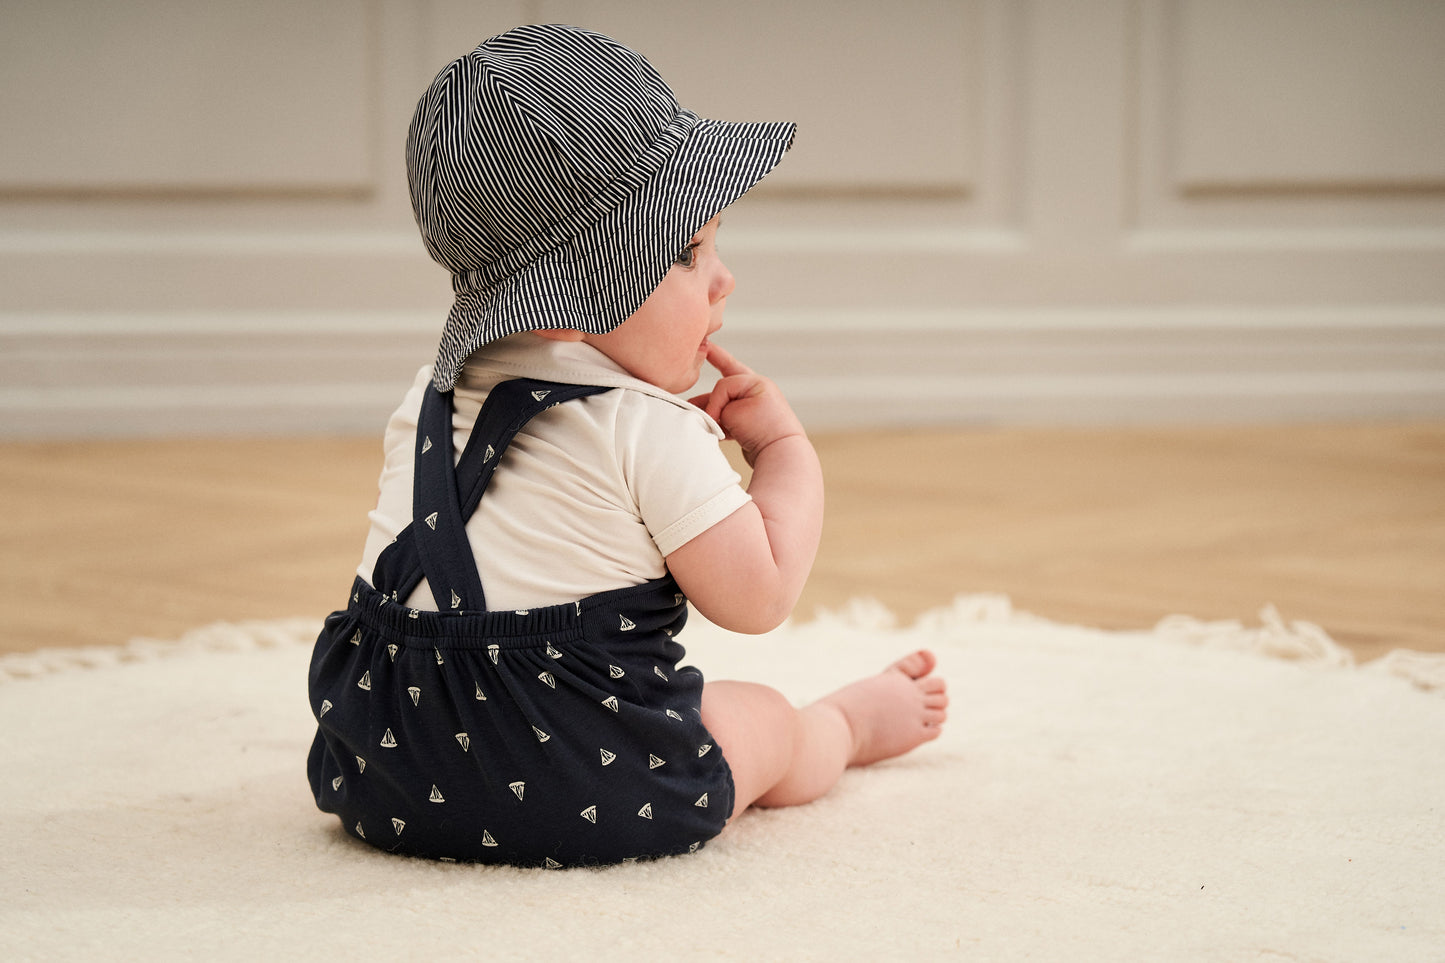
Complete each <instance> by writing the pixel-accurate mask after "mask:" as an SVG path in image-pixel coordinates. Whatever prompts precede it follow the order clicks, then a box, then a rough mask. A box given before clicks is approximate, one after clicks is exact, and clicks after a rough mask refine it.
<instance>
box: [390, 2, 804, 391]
mask: <svg viewBox="0 0 1445 963" xmlns="http://www.w3.org/2000/svg"><path fill="white" fill-rule="evenodd" d="M793 131H794V125H793V124H789V123H755V124H737V123H727V122H723V121H716V120H704V119H703V118H701V117H698V116H697V114H695V113H693V112H692V111H690V110H685V109H683V108H681V107H679V106H678V103H677V98H676V97H674V96H673V93H672V91H671V90H670V89H669V88H668V86H667V84H666V83H665V82H664V81H663V79H662V78H661V77H660V76H659V75H658V73H657V71H656V70H654V69H653V68H652V65H651V64H649V63H648V62H647V61H646V60H644V59H643V58H642V57H641V56H640V55H639V54H637V53H634V52H633V51H631V50H629V49H628V48H626V47H624V46H622V45H621V44H619V43H617V42H616V41H614V40H610V39H608V38H607V37H604V36H602V35H600V34H596V33H593V32H591V31H587V30H581V29H578V28H576V27H567V26H557V25H549V26H528V27H518V28H516V29H514V30H510V31H508V32H507V33H504V34H501V35H499V36H496V37H493V38H492V39H490V40H487V41H485V42H484V43H482V44H481V45H480V46H478V47H477V49H476V50H473V51H472V52H471V53H469V54H467V55H466V56H464V57H459V58H458V59H456V60H455V61H453V62H452V63H450V64H448V65H447V66H446V67H445V68H443V70H442V71H441V73H439V74H438V75H437V77H436V79H435V80H434V81H432V84H431V86H430V87H429V88H428V89H427V91H426V93H425V94H424V95H423V96H422V98H421V102H420V103H419V104H418V105H417V109H416V114H415V116H414V117H413V118H412V122H411V127H410V129H409V131H408V132H407V141H406V166H407V177H408V179H409V182H410V185H411V201H412V209H413V210H414V212H415V213H416V220H417V225H418V226H419V227H420V228H421V235H422V240H423V241H424V242H425V243H426V248H427V251H428V252H430V254H431V256H432V257H433V258H434V259H435V260H436V261H437V262H438V263H440V264H441V265H442V266H444V267H445V268H447V269H448V270H450V271H451V272H452V288H453V290H454V291H455V293H456V301H455V303H454V304H453V305H452V309H451V313H450V314H449V315H448V317H447V323H446V329H445V330H444V331H443V333H442V340H441V347H440V349H439V350H438V353H437V360H436V371H435V374H434V380H435V383H436V386H437V388H438V390H441V391H447V390H450V389H451V388H452V386H453V385H454V384H455V383H456V379H457V375H458V374H459V372H460V370H461V367H462V363H463V362H464V361H465V360H466V358H467V355H469V354H471V353H472V352H473V351H475V350H476V349H477V348H479V347H481V346H482V345H484V344H486V343H488V342H490V341H495V340H496V339H498V338H501V337H504V336H506V335H509V334H514V333H516V332H518V331H528V330H534V329H538V328H576V329H578V330H582V331H588V332H592V333H596V334H604V333H606V332H607V331H610V330H612V329H613V328H615V327H617V326H618V325H619V324H621V323H622V322H623V321H625V320H626V319H627V318H628V317H630V316H631V315H632V314H633V312H635V311H636V310H637V309H638V307H640V306H641V305H642V302H643V301H644V300H646V299H647V296H648V295H649V294H651V293H652V290H653V288H655V287H657V285H658V284H659V283H660V282H661V281H662V279H663V276H664V275H666V273H667V270H668V268H669V267H670V266H671V265H672V263H673V260H674V259H675V258H676V256H677V254H678V252H679V251H680V250H682V248H683V246H684V245H686V244H687V242H688V241H689V240H690V239H691V238H692V236H693V235H694V234H696V233H697V231H698V230H699V229H700V228H701V227H702V226H703V225H704V224H706V223H707V222H708V221H710V220H711V219H712V218H713V217H714V216H715V215H716V214H717V213H718V212H719V211H721V210H722V209H723V208H725V207H727V206H728V205H729V204H731V203H732V202H733V201H735V200H737V199H738V198H739V197H741V196H742V195H743V193H744V192H746V191H747V190H748V189H749V188H750V187H752V186H753V185H754V184H756V183H757V182H758V181H759V180H761V179H762V178H763V176H764V175H765V174H767V173H768V171H770V170H772V168H773V167H774V166H775V165H776V164H777V163H778V161H779V160H781V159H782V156H783V154H784V152H786V151H787V149H788V148H789V147H790V146H791V144H792V140H793Z"/></svg>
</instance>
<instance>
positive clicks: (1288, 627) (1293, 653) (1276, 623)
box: [1154, 605, 1355, 668]
mask: <svg viewBox="0 0 1445 963" xmlns="http://www.w3.org/2000/svg"><path fill="white" fill-rule="evenodd" d="M1259 620H1260V622H1261V623H1262V624H1261V625H1260V626H1259V627H1258V628H1250V627H1248V626H1245V625H1244V624H1242V623H1240V622H1238V621H1235V620H1233V619H1227V620H1221V621H1214V622H1205V621H1202V620H1200V619H1195V618H1190V617H1189V616H1187V615H1171V616H1168V617H1166V618H1163V619H1161V620H1159V622H1158V624H1156V625H1155V626H1154V631H1155V632H1158V633H1159V634H1160V635H1164V636H1168V637H1170V638H1174V639H1178V640H1179V641H1181V642H1186V643H1189V644H1190V645H1198V646H1202V647H1204V648H1208V649H1228V650H1230V651H1233V652H1253V653H1257V654H1259V655H1267V656H1270V657H1271V658H1276V659H1288V660H1291V661H1295V662H1317V663H1320V664H1323V665H1332V666H1339V667H1340V668H1351V667H1353V666H1354V664H1355V656H1354V654H1353V653H1352V652H1350V650H1349V649H1346V648H1345V647H1344V646H1342V645H1340V644H1339V643H1338V642H1336V641H1335V640H1334V639H1332V638H1330V636H1329V633H1327V632H1326V631H1325V630H1324V629H1322V628H1320V627H1319V626H1318V625H1315V624H1314V623H1313V622H1299V621H1292V622H1285V620H1284V617H1283V616H1281V615H1280V614H1279V610H1278V609H1276V608H1275V607H1274V606H1273V605H1266V606H1265V607H1264V608H1263V609H1261V610H1260V612H1259Z"/></svg>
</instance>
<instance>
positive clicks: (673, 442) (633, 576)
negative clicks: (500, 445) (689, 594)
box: [357, 333, 749, 611]
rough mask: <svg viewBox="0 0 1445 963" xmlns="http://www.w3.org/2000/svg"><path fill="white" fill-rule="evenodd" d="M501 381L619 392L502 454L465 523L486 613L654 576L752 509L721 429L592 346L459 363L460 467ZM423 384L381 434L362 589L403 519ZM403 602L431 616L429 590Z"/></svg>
mask: <svg viewBox="0 0 1445 963" xmlns="http://www.w3.org/2000/svg"><path fill="white" fill-rule="evenodd" d="M511 378H536V379H540V380H546V381H559V382H563V383H567V384H584V385H605V386H612V387H614V388H616V389H618V390H613V391H607V392H604V393H602V394H598V395H593V396H591V397H588V398H583V399H580V400H577V401H571V402H568V403H566V404H564V405H559V406H557V407H555V408H552V409H549V410H547V411H545V412H543V413H542V414H540V415H538V416H537V417H536V418H534V419H533V420H532V421H531V422H530V423H529V424H527V426H526V427H525V428H524V429H523V430H522V431H521V432H520V433H519V434H518V435H517V437H516V439H515V440H514V441H513V442H512V444H511V446H510V447H509V448H508V449H507V451H506V453H505V455H504V461H503V466H501V467H499V470H498V471H497V473H496V475H495V476H494V478H493V480H492V483H491V486H492V487H491V488H489V489H488V492H487V496H486V497H485V498H483V499H482V501H481V504H480V505H479V507H478V509H477V511H476V513H475V514H473V515H472V517H471V519H470V520H469V521H468V522H467V526H466V528H467V537H468V539H469V540H470V542H471V544H472V546H473V554H474V556H475V558H476V561H477V571H478V573H479V574H480V575H481V580H482V586H483V588H484V590H485V592H486V596H487V607H488V608H489V609H491V610H493V611H500V610H511V609H531V608H540V607H542V606H546V605H555V604H558V603H562V602H569V601H572V600H574V599H579V598H584V597H586V596H588V595H594V594H596V593H598V592H605V591H608V590H611V589H616V588H623V587H627V586H632V585H640V584H642V583H643V582H647V581H649V580H651V579H655V578H660V577H661V576H662V575H663V574H665V571H666V565H665V561H664V559H665V557H666V556H667V555H668V554H670V553H671V552H673V551H676V550H677V549H678V548H680V547H681V546H682V545H684V544H686V543H687V542H688V541H690V540H691V539H692V538H694V537H696V536H697V535H699V534H701V533H702V532H704V531H707V529H709V528H711V527H712V526H713V525H716V524H717V523H718V522H720V521H722V520H723V519H724V518H727V517H728V516H729V515H731V514H732V513H733V512H735V511H737V510H738V509H739V508H741V507H742V506H743V505H744V504H746V503H747V501H748V500H749V496H748V494H747V492H746V491H744V490H743V488H742V486H741V484H740V482H741V479H740V478H739V476H738V474H737V472H735V471H734V470H733V469H732V466H731V465H729V464H728V461H727V458H726V457H725V456H724V455H723V453H722V451H721V449H720V448H719V447H718V442H719V441H720V440H721V439H722V437H723V432H722V430H721V429H720V428H719V427H718V425H717V423H716V422H714V421H713V420H712V419H711V418H709V417H708V416H707V415H706V414H705V413H704V412H702V411H700V410H699V409H698V408H696V407H694V406H693V405H690V404H688V403H687V402H686V401H684V400H683V399H680V398H678V397H676V396H674V395H671V394H669V393H667V392H665V391H663V390H662V389H660V388H657V387H655V386H654V385H651V384H648V383H647V382H645V381H641V380H639V379H637V378H634V377H632V376H631V375H629V374H628V373H627V372H626V371H625V370H623V369H622V368H621V367H620V366H618V365H617V364H615V363H613V362H612V360H611V359H609V358H608V357H607V356H606V355H604V354H602V352H600V351H598V350H596V349H595V348H593V347H591V346H589V345H585V344H582V343H580V342H570V341H551V340H548V339H545V338H540V337H537V336H536V335H533V334H530V333H524V334H518V335H513V336H511V337H509V338H505V339H503V340H501V341H498V342H495V343H493V344H490V345H487V346H486V347H484V348H482V349H481V350H480V351H478V352H476V353H475V354H473V355H472V356H471V358H469V359H468V360H467V363H466V366H465V368H464V369H463V372H462V375H461V378H460V379H459V380H458V382H457V387H456V390H455V394H454V399H453V405H454V415H453V420H452V426H453V431H454V450H455V452H456V453H457V456H458V457H460V453H461V452H462V451H463V449H465V447H466V442H467V438H468V436H469V434H470V431H471V426H472V423H473V422H474V421H475V420H476V416H477V413H478V412H479V411H480V410H481V406H482V403H483V401H485V400H486V395H487V392H488V391H489V390H490V389H491V388H492V387H493V386H494V385H496V384H497V383H499V382H501V381H506V380H509V379H511ZM430 380H431V368H430V366H426V367H423V368H422V369H421V371H419V372H418V373H417V377H416V381H415V382H414V383H413V385H412V387H411V389H410V390H409V391H408V392H407V394H406V397H405V398H404V399H403V401H402V403H401V406H400V407H399V408H398V409H397V410H396V412H394V413H393V414H392V416H391V419H390V421H389V422H388V423H387V427H386V435H385V442H384V444H385V452H386V460H385V466H384V467H383V469H382V473H381V480H380V489H381V491H380V496H379V498H378V501H377V506H376V509H375V510H374V511H372V512H371V515H370V519H371V530H370V532H369V534H368V536H367V540H366V548H365V551H364V553H363V556H362V560H361V564H360V566H359V567H358V569H357V572H358V574H360V575H361V577H362V578H364V579H366V580H367V581H368V582H369V583H370V582H371V581H372V570H373V568H374V567H375V565H376V560H377V558H378V556H380V554H381V552H382V550H383V549H385V548H386V546H387V545H388V544H389V543H390V542H391V540H392V539H393V538H395V537H396V535H397V533H398V532H400V531H401V530H402V529H403V528H405V527H406V525H407V524H408V523H410V521H411V516H412V468H413V460H414V456H415V447H414V446H415V442H416V424H417V417H418V414H419V412H420V410H421V399H422V392H424V391H427V390H431V389H430V388H429V387H428V385H429V382H430ZM406 602H407V604H408V605H409V606H411V607H413V608H418V609H422V610H435V608H436V604H435V602H434V600H433V598H432V594H431V591H430V589H429V588H428V586H427V584H426V582H425V581H423V582H422V583H421V584H420V585H419V586H418V587H417V588H416V590H415V591H414V592H413V593H412V595H411V598H410V599H408V600H406Z"/></svg>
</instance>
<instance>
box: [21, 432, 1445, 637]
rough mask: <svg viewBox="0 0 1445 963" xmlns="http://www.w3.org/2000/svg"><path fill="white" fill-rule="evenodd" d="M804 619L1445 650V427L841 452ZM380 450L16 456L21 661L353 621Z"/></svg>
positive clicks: (36, 448) (154, 444)
mask: <svg viewBox="0 0 1445 963" xmlns="http://www.w3.org/2000/svg"><path fill="white" fill-rule="evenodd" d="M816 441H817V444H818V447H819V451H820V453H821V455H822V457H823V460H824V468H825V471H826V473H827V478H828V493H829V495H828V497H829V502H828V520H827V526H826V530H825V533H824V541H823V546H822V550H821V553H820V557H819V560H818V564H817V566H816V568H815V570H814V575H813V579H812V582H811V584H810V586H809V588H808V590H807V594H806V595H805V596H804V599H803V602H802V605H801V607H800V610H799V615H800V616H807V615H808V614H810V613H811V612H812V611H813V610H814V608H815V607H816V606H819V605H823V606H835V605H838V604H840V603H842V602H844V601H845V600H846V599H848V598H849V597H850V596H855V595H872V596H874V597H876V598H879V599H881V600H882V601H883V602H884V603H886V604H887V605H888V606H890V607H891V608H892V609H893V610H894V611H895V612H897V613H898V614H899V616H900V617H902V618H903V619H904V620H905V621H906V620H909V619H911V618H912V617H914V616H916V615H917V614H918V613H919V612H921V611H923V610H925V609H928V608H931V607H935V606H939V605H944V604H947V603H948V602H949V600H950V599H951V598H952V597H953V596H954V595H955V594H956V593H961V592H1002V593H1007V594H1008V595H1010V596H1012V598H1013V599H1014V603H1015V605H1016V606H1017V607H1018V608H1021V609H1025V610H1028V611H1032V612H1035V613H1037V614H1039V615H1043V616H1047V617H1049V618H1053V619H1057V620H1060V621H1067V622H1075V623H1081V624H1090V625H1096V626H1100V627H1105V628H1132V627H1146V626H1149V625H1152V624H1153V623H1154V622H1155V621H1157V620H1158V619H1159V618H1161V617H1162V616H1165V615H1168V614H1171V613H1185V614H1189V615H1195V616H1199V617H1205V618H1234V619H1239V620H1242V621H1245V622H1247V623H1250V624H1254V623H1255V622H1256V621H1257V613H1258V612H1259V610H1260V608H1261V607H1262V606H1263V605H1265V604H1266V603H1273V604H1274V605H1276V606H1278V608H1279V609H1280V611H1281V612H1282V613H1283V614H1284V616H1285V617H1286V618H1287V619H1303V620H1306V621H1311V622H1315V623H1318V624H1320V625H1322V626H1324V627H1325V629H1326V630H1328V631H1329V632H1330V633H1331V634H1332V635H1333V636H1334V637H1335V638H1336V639H1337V640H1338V641H1340V642H1341V643H1343V644H1345V645H1347V646H1349V647H1350V648H1351V649H1353V650H1354V651H1355V653H1356V655H1357V656H1358V657H1359V658H1361V659H1369V658H1372V657H1374V656H1377V655H1380V654H1383V653H1384V652H1386V651H1388V650H1390V649H1392V648H1398V647H1404V648H1415V649H1422V650H1430V651H1445V424H1410V425H1383V426H1381V425H1375V426H1327V427H1288V428H1229V429H1188V430H1183V429H1168V430H1163V429H1160V430H1154V429H1150V430H1082V429H1078V430H1075V429H1070V430H1023V429H1009V430H996V431H994V430H968V431H918V432H910V433H903V434H850V435H825V436H822V437H819V438H817V439H816ZM379 453H380V445H379V441H378V440H377V439H320V438H295V439H269V440H237V439H174V440H162V441H154V440H147V441H124V442H68V443H54V444H37V443H9V444H0V494H3V499H4V502H3V503H4V506H5V516H6V522H7V529H8V531H7V532H6V534H5V536H4V538H3V541H0V577H3V580H4V585H5V586H6V595H7V601H6V604H5V605H4V606H3V608H0V613H3V614H0V651H18V650H27V649H33V648H39V647H44V646H77V645H97V644H99V645H106V644H114V643H120V642H124V641H125V640H127V639H129V638H132V637H134V636H150V637H153V638H170V637H174V636H176V635H178V634H179V633H181V632H182V631H184V630H185V629H188V628H191V627H194V626H197V625H201V624H205V623H207V622H212V621H216V620H241V619H270V618H277V617H281V616H290V615H304V616H310V617H314V618H319V617H320V616H322V615H324V614H325V613H326V612H328V611H329V610H331V609H332V608H335V607H338V606H339V605H340V604H341V602H342V601H343V595H344V592H345V589H346V586H347V585H348V583H349V581H350V578H351V572H352V570H353V569H354V567H355V565H356V562H357V559H358V556H359V553H360V551H361V545H362V541H363V538H364V534H365V530H366V512H367V510H368V509H369V508H370V507H371V505H372V502H373V500H374V497H375V479H376V474H377V469H378V467H379Z"/></svg>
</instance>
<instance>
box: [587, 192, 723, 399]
mask: <svg viewBox="0 0 1445 963" xmlns="http://www.w3.org/2000/svg"><path fill="white" fill-rule="evenodd" d="M717 229H718V219H717V218H713V219H712V220H711V221H709V222H708V223H707V224H705V225H703V228H702V230H700V231H698V232H697V234H696V235H694V236H693V238H692V240H691V241H690V242H689V243H688V245H687V246H686V247H685V248H683V250H682V251H680V252H679V253H678V257H677V261H676V262H675V263H674V264H673V265H672V267H671V269H669V270H668V272H667V276H666V277H664V278H663V279H662V283H661V284H659V285H658V286H657V287H656V288H655V289H654V290H653V292H652V294H650V295H648V298H647V300H646V301H644V302H643V304H642V307H640V308H638V309H637V311H636V313H635V314H633V315H632V317H630V318H628V319H627V320H626V321H624V322H622V324H620V325H618V326H617V327H616V328H614V329H612V330H611V331H609V332H607V333H606V334H588V335H585V336H584V337H583V339H582V340H583V341H585V342H586V343H588V344H590V345H592V346H593V347H594V348H597V349H598V350H599V351H601V352H602V353H603V354H605V355H607V357H609V358H611V359H612V360H613V361H615V362H616V363H617V364H619V365H621V366H622V367H623V368H625V369H627V372H628V373H629V374H631V375H632V376H633V377H634V378H640V379H641V380H643V381H646V382H649V383H650V384H654V385H656V386H657V387H659V388H662V389H663V390H664V391H670V392H672V393H674V394H681V393H683V392H685V391H687V390H688V389H689V388H691V387H692V386H693V385H695V384H696V383H697V379H698V376H699V375H700V374H701V372H702V365H703V361H704V360H706V358H707V349H708V337H709V336H710V335H712V334H713V333H715V332H716V331H717V330H718V329H719V328H721V327H722V323H723V306H724V304H725V303H726V301H727V296H728V295H729V294H731V293H732V290H733V276H732V274H731V272H729V271H728V269H727V265H725V264H723V262H722V259H721V258H719V257H718V253H717Z"/></svg>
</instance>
